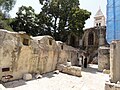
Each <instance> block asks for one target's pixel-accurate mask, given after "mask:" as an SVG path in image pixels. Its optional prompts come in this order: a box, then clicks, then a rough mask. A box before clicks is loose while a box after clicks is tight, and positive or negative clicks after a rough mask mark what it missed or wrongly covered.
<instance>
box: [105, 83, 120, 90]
mask: <svg viewBox="0 0 120 90" xmlns="http://www.w3.org/2000/svg"><path fill="white" fill-rule="evenodd" d="M105 90H120V84H115V83H110V82H106V83H105Z"/></svg>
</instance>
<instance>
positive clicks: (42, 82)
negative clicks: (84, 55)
mask: <svg viewBox="0 0 120 90" xmlns="http://www.w3.org/2000/svg"><path fill="white" fill-rule="evenodd" d="M108 80H109V75H108V74H103V73H101V72H98V70H97V65H89V67H88V68H84V69H82V77H76V76H71V75H67V74H63V73H59V74H53V73H48V74H46V75H44V77H43V78H41V79H35V80H31V81H27V82H25V81H23V80H19V81H13V82H8V83H6V84H5V85H4V86H5V87H6V89H7V90H104V86H105V81H108Z"/></svg>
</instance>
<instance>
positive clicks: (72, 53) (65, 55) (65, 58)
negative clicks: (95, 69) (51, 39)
mask: <svg viewBox="0 0 120 90" xmlns="http://www.w3.org/2000/svg"><path fill="white" fill-rule="evenodd" d="M57 45H58V48H59V57H58V64H67V62H71V65H73V66H75V65H78V58H79V51H78V50H77V49H75V48H73V47H71V46H68V45H66V44H64V43H63V42H60V41H57Z"/></svg>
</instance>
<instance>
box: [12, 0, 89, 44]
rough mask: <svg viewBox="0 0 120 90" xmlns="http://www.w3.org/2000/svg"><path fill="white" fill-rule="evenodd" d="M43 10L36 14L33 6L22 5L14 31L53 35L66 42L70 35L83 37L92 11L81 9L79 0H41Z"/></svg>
mask: <svg viewBox="0 0 120 90" xmlns="http://www.w3.org/2000/svg"><path fill="white" fill-rule="evenodd" d="M40 3H41V4H43V7H42V11H41V12H40V13H39V14H35V13H34V10H33V9H32V7H25V6H22V7H21V8H20V9H19V11H18V13H17V17H16V18H15V19H14V21H13V22H12V23H11V26H12V28H13V29H14V31H25V32H26V33H28V34H30V35H33V36H37V35H46V34H48V35H51V36H53V37H54V38H55V39H56V40H61V41H63V42H65V41H66V40H68V37H69V36H71V37H72V36H77V37H81V36H82V34H83V28H84V24H85V21H86V20H87V19H88V18H89V17H90V14H91V13H90V12H88V11H87V10H83V9H80V7H79V0H40Z"/></svg>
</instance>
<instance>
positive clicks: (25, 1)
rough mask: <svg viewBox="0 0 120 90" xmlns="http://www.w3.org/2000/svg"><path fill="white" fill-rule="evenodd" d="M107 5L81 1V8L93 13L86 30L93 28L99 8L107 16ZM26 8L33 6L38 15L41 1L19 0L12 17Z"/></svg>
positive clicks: (101, 1) (100, 0)
mask: <svg viewBox="0 0 120 90" xmlns="http://www.w3.org/2000/svg"><path fill="white" fill-rule="evenodd" d="M106 3H107V0H80V8H83V9H87V10H88V11H90V12H91V13H92V15H91V17H90V19H88V20H87V21H86V24H85V28H89V27H93V22H94V18H93V17H94V16H95V14H96V12H97V11H98V9H99V7H100V8H101V10H102V12H103V14H104V15H105V16H106ZM22 5H24V6H32V7H33V8H34V9H35V12H36V13H39V12H40V8H41V5H40V4H39V0H17V2H16V4H15V6H14V8H13V9H12V10H11V11H10V15H11V17H15V16H16V12H17V11H18V8H19V7H21V6H22Z"/></svg>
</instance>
